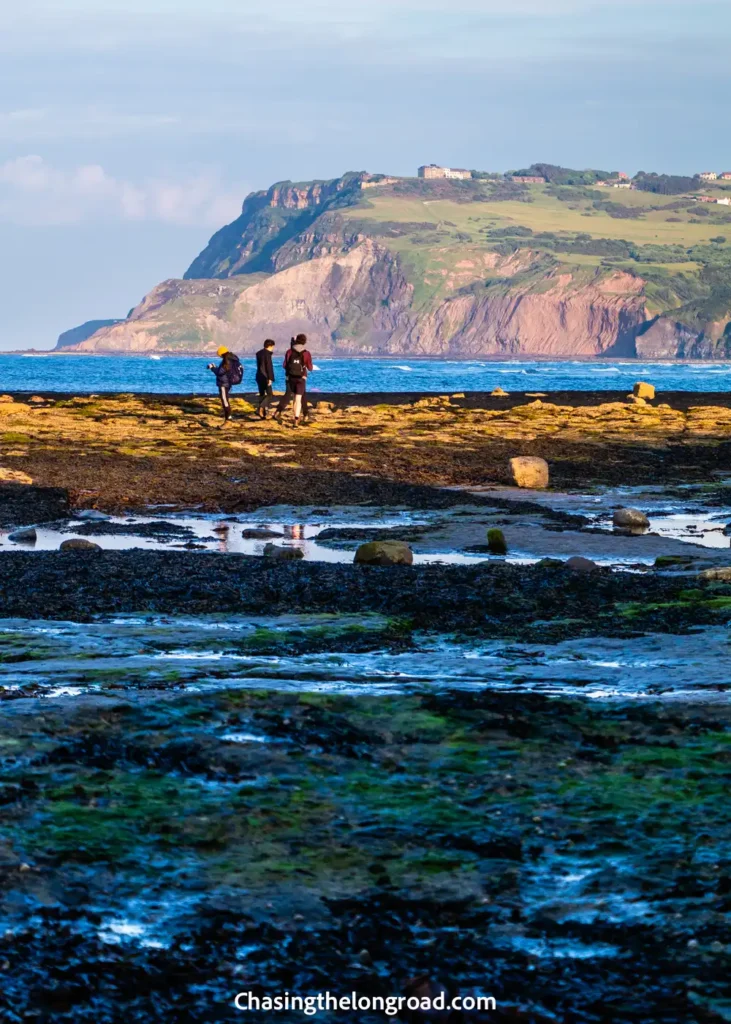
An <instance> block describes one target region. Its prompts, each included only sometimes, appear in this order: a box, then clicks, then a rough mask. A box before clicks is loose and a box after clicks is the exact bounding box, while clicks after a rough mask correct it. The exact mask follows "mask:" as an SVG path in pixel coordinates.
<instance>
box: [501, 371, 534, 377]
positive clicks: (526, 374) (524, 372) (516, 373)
mask: <svg viewBox="0 0 731 1024" xmlns="http://www.w3.org/2000/svg"><path fill="white" fill-rule="evenodd" d="M498 373H510V374H512V375H513V376H518V375H519V374H521V373H522V374H523V376H524V377H527V376H528V371H527V370H498Z"/></svg>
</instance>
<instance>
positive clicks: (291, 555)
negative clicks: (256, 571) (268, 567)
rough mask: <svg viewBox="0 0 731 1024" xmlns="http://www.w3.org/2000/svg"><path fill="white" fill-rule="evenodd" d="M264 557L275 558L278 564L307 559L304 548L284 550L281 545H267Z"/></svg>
mask: <svg viewBox="0 0 731 1024" xmlns="http://www.w3.org/2000/svg"><path fill="white" fill-rule="evenodd" d="M264 557H265V558H275V559H276V560H277V561H278V562H298V561H299V560H300V559H301V558H304V557H305V553H304V551H303V550H302V548H284V547H281V546H280V545H279V544H265V545H264Z"/></svg>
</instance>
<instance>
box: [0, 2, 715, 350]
mask: <svg viewBox="0 0 731 1024" xmlns="http://www.w3.org/2000/svg"><path fill="white" fill-rule="evenodd" d="M730 43H731V2H729V0H699V2H697V3H695V4H688V3H687V0H361V2H360V3H356V2H353V0H349V2H348V0H342V2H340V3H336V2H334V0H320V2H314V3H307V2H305V0H301V2H295V0H124V2H122V0H22V2H21V0H4V4H3V6H2V10H0V310H2V315H1V319H0V348H15V347H26V346H36V347H38V348H49V347H52V346H53V344H54V343H55V339H56V336H57V335H58V333H59V332H60V331H61V330H64V329H66V328H68V327H72V326H74V325H75V324H77V323H79V322H81V321H83V320H85V319H91V318H99V317H112V316H122V315H124V314H125V313H126V312H127V310H128V309H129V307H130V306H132V305H133V304H134V303H136V302H137V301H138V300H139V299H140V298H141V296H142V294H143V293H144V292H145V291H147V290H148V289H149V288H151V287H152V286H153V285H154V284H156V283H157V282H158V281H159V280H161V279H163V278H164V277H171V276H179V275H180V274H182V273H183V271H184V270H185V268H186V267H187V265H188V264H189V263H190V262H191V260H192V259H193V257H194V256H195V255H196V253H197V252H198V250H199V249H200V248H201V247H202V246H203V245H204V244H205V242H206V240H207V238H208V237H209V236H210V234H211V233H212V231H213V230H214V229H215V228H217V227H219V226H221V225H222V224H223V223H224V222H225V221H226V220H229V219H231V218H232V217H233V216H235V215H236V213H237V211H238V209H239V207H240V204H241V200H242V199H243V197H244V195H245V194H246V192H248V191H250V190H251V189H254V188H264V187H266V186H268V185H270V184H271V183H272V182H274V181H277V180H281V179H284V178H293V179H306V178H311V177H323V178H324V177H334V176H335V175H338V174H341V173H342V172H344V171H346V170H361V169H365V170H372V171H387V172H393V173H403V174H407V173H413V172H414V170H415V168H416V166H417V165H418V164H420V163H423V162H429V161H432V160H434V161H439V162H444V163H452V164H455V165H459V166H466V167H477V168H481V169H490V170H504V169H506V168H510V167H515V166H518V165H522V164H527V163H530V162H532V161H533V160H547V161H551V162H555V163H563V164H567V165H569V166H581V167H584V166H603V167H607V168H621V169H625V170H627V171H629V172H633V171H636V170H638V169H640V168H642V169H645V170H669V171H670V170H672V171H676V172H679V173H691V172H694V171H698V170H702V169H705V168H706V167H708V168H715V169H719V170H720V169H722V168H723V169H726V168H727V167H731V137H730V136H729V133H728V122H729V117H728V102H729V95H731V91H730V90H729V86H730V85H731V69H730V67H729V61H728V53H729V44H730Z"/></svg>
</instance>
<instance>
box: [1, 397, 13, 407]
mask: <svg viewBox="0 0 731 1024" xmlns="http://www.w3.org/2000/svg"><path fill="white" fill-rule="evenodd" d="M14 401H15V399H14V398H13V396H12V395H0V405H5V404H6V403H12V402H14Z"/></svg>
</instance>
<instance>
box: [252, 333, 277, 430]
mask: <svg viewBox="0 0 731 1024" xmlns="http://www.w3.org/2000/svg"><path fill="white" fill-rule="evenodd" d="M274 344H275V343H274V342H273V341H272V339H271V338H267V339H266V341H265V342H264V346H263V348H260V349H259V351H258V352H257V353H256V386H257V387H258V388H259V405H258V406H257V410H256V412H257V415H258V416H259V417H260V418H261V419H263V420H265V419H266V418H267V409H268V408H269V406H270V405H271V404H272V402H273V401H274V391H273V387H272V385H273V384H274V364H273V363H272V352H273V351H274Z"/></svg>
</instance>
